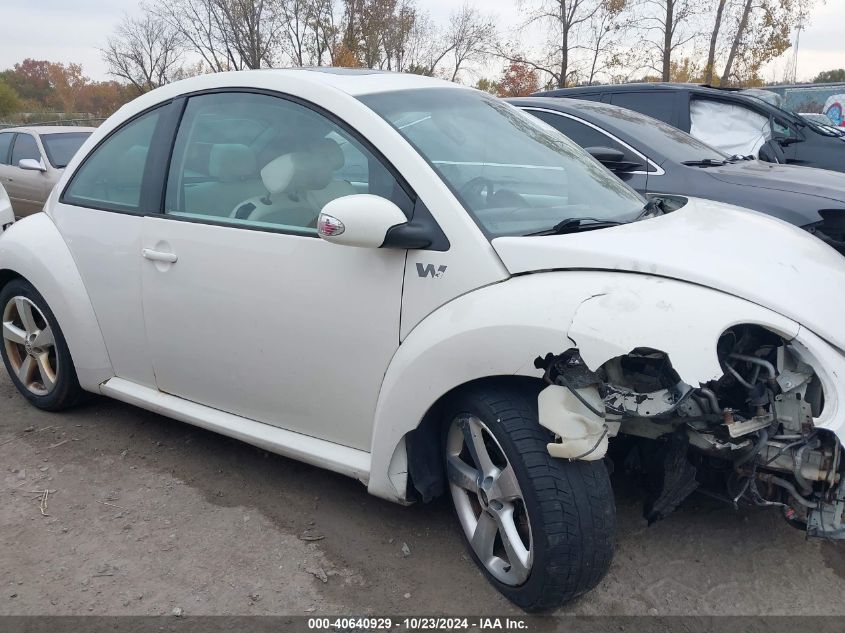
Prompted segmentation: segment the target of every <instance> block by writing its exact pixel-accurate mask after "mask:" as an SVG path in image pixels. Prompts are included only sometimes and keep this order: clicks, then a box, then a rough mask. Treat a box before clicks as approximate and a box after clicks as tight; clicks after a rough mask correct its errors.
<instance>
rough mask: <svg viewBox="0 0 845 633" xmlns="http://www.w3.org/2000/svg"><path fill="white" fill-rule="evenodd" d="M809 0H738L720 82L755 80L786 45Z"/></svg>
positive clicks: (788, 43) (801, 21) (809, 2)
mask: <svg viewBox="0 0 845 633" xmlns="http://www.w3.org/2000/svg"><path fill="white" fill-rule="evenodd" d="M812 1H813V0H738V4H737V5H736V6H735V11H736V16H735V18H734V27H733V29H732V32H731V33H730V40H729V41H730V44H729V47H728V55H727V59H726V60H725V64H724V68H723V70H722V76H721V80H720V82H721V84H722V85H727V84H728V83H729V82H730V81H731V80H735V81H737V82H747V81H749V80H753V79H756V78H757V76H758V73H759V71H760V69H761V68H762V66H763V65H764V64H766V63H767V62H768V61H770V60H772V59H774V58H776V57H778V56H779V55H781V54H782V53H783V52H784V51H786V50H787V49H788V48H789V47H790V41H789V34H790V32H791V30H792V29H793V28H794V27H796V26H798V25H801V24H802V23H803V22H804V21H805V20H806V15H807V11H808V10H809V7H810V5H811V3H812Z"/></svg>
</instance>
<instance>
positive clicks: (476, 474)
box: [446, 415, 534, 586]
mask: <svg viewBox="0 0 845 633" xmlns="http://www.w3.org/2000/svg"><path fill="white" fill-rule="evenodd" d="M446 475H447V478H448V480H449V489H450V491H451V493H452V500H453V501H454V504H455V509H456V511H457V514H458V520H459V521H460V523H461V527H462V528H463V530H464V534H466V537H467V540H468V541H469V544H470V546H471V547H472V550H473V551H474V552H475V555H476V556H477V557H478V560H479V561H481V563H482V564H483V565H484V567H485V568H486V569H487V571H489V572H490V574H492V575H493V577H494V578H496V580H498V581H499V582H502V583H504V584H507V585H511V586H517V585H521V584H523V583H524V582H525V581H526V580H528V576H529V574H530V573H531V566H532V563H533V560H534V554H533V547H532V545H533V542H532V537H531V525H530V522H529V520H528V513H527V510H526V506H525V501H524V498H523V494H522V490H521V489H520V486H519V482H518V481H517V478H516V473H515V472H514V470H513V466H512V465H511V463H510V462H509V461H508V459H507V457H506V456H505V452H504V451H503V450H502V447H501V446H500V444H499V442H498V441H497V440H496V438H495V436H494V435H493V433H492V432H491V431H490V429H489V428H487V426H486V425H485V424H484V423H483V422H482V421H481V420H480V419H479V418H477V417H475V416H472V415H461V416H458V417H457V418H455V419H454V420H453V421H452V423H451V425H450V427H449V432H448V434H447V437H446Z"/></svg>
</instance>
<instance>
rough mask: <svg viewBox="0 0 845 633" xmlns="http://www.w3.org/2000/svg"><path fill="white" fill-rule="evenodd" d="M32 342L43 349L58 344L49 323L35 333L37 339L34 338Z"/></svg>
mask: <svg viewBox="0 0 845 633" xmlns="http://www.w3.org/2000/svg"><path fill="white" fill-rule="evenodd" d="M32 344H33V346H35V347H39V348H41V349H47V348H48V347H53V346H54V345H55V344H56V341H55V339H54V338H53V329H52V328H51V327H50V326H49V325H48V326H47V327H45V328H44V329H43V330H41V331H40V332H38V334H36V335H35V339H33V341H32Z"/></svg>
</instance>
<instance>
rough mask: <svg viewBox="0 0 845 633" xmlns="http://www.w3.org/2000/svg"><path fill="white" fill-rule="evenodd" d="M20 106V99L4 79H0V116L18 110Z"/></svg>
mask: <svg viewBox="0 0 845 633" xmlns="http://www.w3.org/2000/svg"><path fill="white" fill-rule="evenodd" d="M20 107H21V99H20V97H19V96H18V93H17V92H15V90H14V88H12V87H11V86H10V85H9V84H7V83H6V82H5V81H0V116H6V115H8V114H12V113H13V112H18V111H19V110H20Z"/></svg>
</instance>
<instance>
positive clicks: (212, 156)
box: [208, 143, 258, 181]
mask: <svg viewBox="0 0 845 633" xmlns="http://www.w3.org/2000/svg"><path fill="white" fill-rule="evenodd" d="M256 171H258V164H257V161H256V159H255V152H254V151H252V150H251V149H250V148H249V147H247V146H246V145H241V144H239V143H218V144H216V145H212V146H211V152H210V153H209V156H208V175H209V176H211V177H212V178H218V179H220V180H224V181H226V180H230V181H231V180H240V179H242V178H246V177H247V176H254V175H255V172H256Z"/></svg>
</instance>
